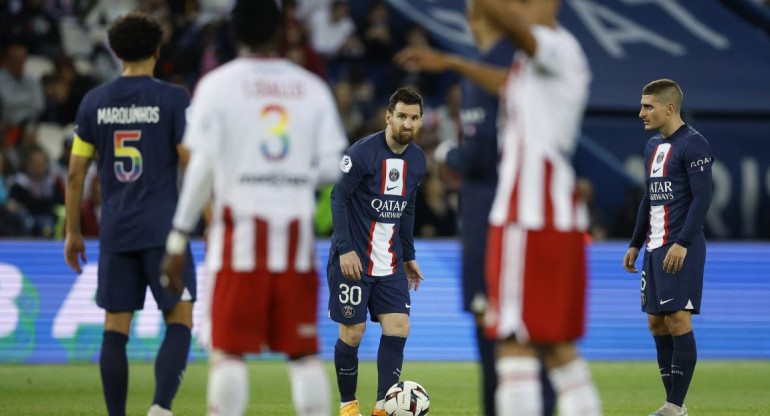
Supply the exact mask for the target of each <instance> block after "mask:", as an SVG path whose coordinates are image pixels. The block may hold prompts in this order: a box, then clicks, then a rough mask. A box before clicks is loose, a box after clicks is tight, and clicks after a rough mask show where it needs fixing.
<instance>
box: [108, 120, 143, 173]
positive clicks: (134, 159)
mask: <svg viewBox="0 0 770 416" xmlns="http://www.w3.org/2000/svg"><path fill="white" fill-rule="evenodd" d="M141 138H142V131H141V130H118V131H116V132H115V135H114V140H115V177H117V178H118V180H119V181H121V182H134V181H136V180H137V179H139V177H140V176H142V152H140V151H139V149H137V148H136V147H133V146H130V145H129V143H128V142H138V141H139V140H140V139H141ZM118 158H122V159H118ZM129 166H130V168H131V169H128V167H129Z"/></svg>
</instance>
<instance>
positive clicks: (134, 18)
mask: <svg viewBox="0 0 770 416" xmlns="http://www.w3.org/2000/svg"><path fill="white" fill-rule="evenodd" d="M107 37H108V39H109V41H110V48H112V51H113V52H115V55H117V56H118V58H120V59H121V60H124V61H128V62H135V61H143V60H145V59H148V58H150V57H152V55H153V54H155V51H157V50H158V47H160V41H161V38H162V37H163V29H162V28H161V27H160V24H159V23H158V22H157V21H155V19H153V18H152V17H150V16H149V15H147V14H144V13H140V12H133V13H129V14H127V15H125V16H123V17H121V18H119V19H118V20H116V21H115V22H114V23H113V24H112V25H111V26H110V28H109V29H108V30H107Z"/></svg>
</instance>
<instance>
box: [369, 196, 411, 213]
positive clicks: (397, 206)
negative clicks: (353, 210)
mask: <svg viewBox="0 0 770 416" xmlns="http://www.w3.org/2000/svg"><path fill="white" fill-rule="evenodd" d="M371 206H372V208H374V210H375V211H377V213H379V214H380V215H379V217H380V218H401V216H402V215H403V214H404V209H406V201H394V200H385V201H383V200H381V199H372V203H371Z"/></svg>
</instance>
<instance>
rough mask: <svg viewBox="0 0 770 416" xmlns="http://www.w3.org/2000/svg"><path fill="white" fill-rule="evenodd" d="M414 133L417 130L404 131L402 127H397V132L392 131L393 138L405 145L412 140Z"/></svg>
mask: <svg viewBox="0 0 770 416" xmlns="http://www.w3.org/2000/svg"><path fill="white" fill-rule="evenodd" d="M416 133H417V132H416V131H415V130H414V129H412V130H410V131H404V129H403V128H402V129H399V130H398V132H394V134H393V140H394V141H395V142H396V143H398V144H400V145H402V146H406V145H408V144H409V143H411V142H412V141H414V136H415V134H416Z"/></svg>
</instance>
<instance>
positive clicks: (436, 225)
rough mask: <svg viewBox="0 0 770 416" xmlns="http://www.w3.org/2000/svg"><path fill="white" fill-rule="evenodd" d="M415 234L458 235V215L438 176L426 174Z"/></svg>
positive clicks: (418, 197) (423, 235) (418, 195)
mask: <svg viewBox="0 0 770 416" xmlns="http://www.w3.org/2000/svg"><path fill="white" fill-rule="evenodd" d="M414 229H415V234H416V235H419V236H420V237H428V238H430V237H450V236H454V235H457V214H456V213H455V211H454V209H453V208H452V206H451V204H450V203H449V200H448V198H447V193H446V190H445V189H444V185H443V184H442V183H441V181H440V180H439V179H438V176H436V175H431V174H426V175H425V178H424V179H423V183H422V186H420V191H419V192H417V204H416V210H415V217H414Z"/></svg>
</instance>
